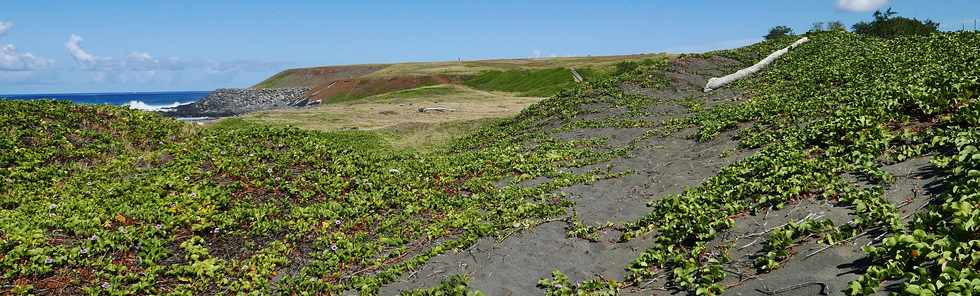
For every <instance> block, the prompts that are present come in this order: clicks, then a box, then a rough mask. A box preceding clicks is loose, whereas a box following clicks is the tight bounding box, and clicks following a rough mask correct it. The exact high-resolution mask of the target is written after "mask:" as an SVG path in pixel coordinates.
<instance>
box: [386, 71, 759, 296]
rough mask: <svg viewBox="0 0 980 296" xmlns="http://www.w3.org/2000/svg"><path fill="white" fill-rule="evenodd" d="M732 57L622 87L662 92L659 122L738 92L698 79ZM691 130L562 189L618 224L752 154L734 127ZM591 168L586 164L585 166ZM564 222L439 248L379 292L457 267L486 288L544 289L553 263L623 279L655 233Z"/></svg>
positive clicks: (574, 134) (585, 210)
mask: <svg viewBox="0 0 980 296" xmlns="http://www.w3.org/2000/svg"><path fill="white" fill-rule="evenodd" d="M734 63H735V62H734V61H731V60H727V59H718V58H712V59H708V60H701V59H696V58H681V59H679V60H677V61H675V62H674V66H672V67H671V69H670V71H669V75H671V76H670V77H672V78H671V79H672V85H673V87H671V88H669V89H667V90H658V91H651V90H647V89H642V88H636V87H630V86H624V87H623V88H624V90H627V91H630V92H633V93H639V94H643V95H647V96H654V97H656V98H658V99H661V102H659V103H657V104H656V105H655V106H652V107H651V110H654V111H655V112H651V114H653V116H650V117H649V118H647V119H648V120H652V121H657V122H660V121H662V120H664V119H666V118H673V117H680V116H684V115H685V114H688V113H689V110H688V109H687V108H686V107H682V106H681V105H680V104H679V102H677V100H681V99H689V98H692V97H693V98H697V99H701V100H704V102H705V103H709V102H711V101H715V100H730V99H731V98H732V97H734V96H735V95H736V94H735V93H732V92H728V93H725V92H719V94H720V95H721V97H717V96H716V94H709V95H704V94H702V93H701V92H700V89H701V88H702V87H703V84H701V83H700V81H706V79H707V78H706V77H705V75H717V73H719V72H723V71H727V69H728V68H730V67H731V66H732V64H734ZM699 84H700V85H699ZM582 108H589V109H591V110H598V111H599V112H598V113H593V114H590V117H593V118H608V117H618V116H623V115H624V114H625V112H624V111H623V110H621V109H618V108H614V107H610V106H600V105H597V106H582ZM580 119H587V118H580ZM645 131H646V130H645V129H634V128H598V129H576V130H573V131H570V132H563V133H557V134H556V135H555V136H556V137H559V138H563V139H590V138H606V139H608V140H609V142H608V143H609V144H610V145H612V146H622V145H625V144H627V143H629V142H631V141H633V140H634V139H637V138H639V137H641V136H642V135H643V134H644V132H645ZM689 132H690V131H688V132H687V133H685V132H681V133H676V134H674V135H671V136H667V137H651V138H649V139H645V140H642V141H640V142H638V144H639V146H638V148H637V149H636V150H634V151H632V153H631V154H630V155H629V156H628V157H624V158H620V159H614V160H612V161H609V162H607V163H602V164H598V165H595V166H592V167H606V166H611V169H612V171H614V172H616V171H626V170H629V171H632V172H634V173H633V174H629V175H626V176H622V177H618V178H613V179H606V180H600V181H597V182H595V183H592V184H580V185H574V186H571V187H567V188H564V189H561V190H560V191H561V192H564V193H566V194H567V196H570V198H571V200H573V201H574V202H575V206H574V207H573V211H574V212H575V214H576V215H577V217H578V219H579V220H580V221H581V222H583V223H585V224H588V225H596V224H605V223H607V222H612V223H616V224H621V223H624V222H627V221H631V220H633V219H636V218H638V217H641V216H642V215H644V214H646V213H647V212H648V211H649V209H648V208H647V207H646V203H647V202H649V201H651V200H655V199H658V198H662V197H664V196H668V195H671V194H676V193H679V192H681V191H683V190H684V189H685V188H688V187H690V186H696V185H698V184H700V183H701V182H703V181H704V180H706V179H707V178H709V177H711V176H714V175H715V174H716V173H717V172H718V170H719V169H721V168H722V167H723V166H725V165H727V164H730V163H732V162H734V161H736V160H738V159H740V158H742V157H745V156H746V155H748V154H749V152H746V151H737V150H736V149H735V148H736V142H735V140H734V139H733V137H734V135H735V133H734V132H728V133H725V134H723V135H721V136H719V137H718V138H717V139H715V140H712V141H708V142H703V143H699V142H697V141H694V140H692V139H690V137H689V134H690V133H689ZM586 169H589V168H580V170H586ZM532 185H533V184H532ZM570 214H571V211H570V213H569V215H570ZM566 224H567V223H565V222H550V223H545V224H542V225H539V226H537V227H535V228H533V229H531V230H529V231H526V232H523V233H519V234H515V235H512V236H510V237H507V238H506V239H504V240H503V241H501V242H496V241H495V240H494V239H492V238H483V239H481V240H480V241H479V242H478V243H477V244H476V245H475V246H473V247H471V248H470V249H468V250H465V251H460V252H455V253H453V252H450V253H447V254H443V255H441V256H437V257H435V258H433V259H432V260H430V261H429V262H428V263H427V264H425V265H424V266H423V267H421V268H420V269H418V270H415V271H409V272H407V274H406V275H404V276H402V277H401V278H400V279H398V280H397V281H396V282H395V283H392V284H390V285H387V286H385V287H383V288H382V290H381V294H382V295H395V294H398V293H399V292H400V291H405V290H410V289H414V288H422V287H431V286H434V285H436V284H438V282H439V281H441V280H443V279H446V278H447V277H449V276H451V275H454V274H467V275H469V276H470V278H471V281H470V285H471V287H472V288H474V289H477V290H480V291H482V292H483V293H485V294H487V295H538V294H541V293H542V290H540V289H539V288H537V287H536V284H537V281H538V280H539V279H541V278H546V277H550V274H551V272H552V271H553V270H555V269H559V270H561V271H562V272H564V273H565V274H566V275H568V276H569V277H570V278H571V279H572V280H574V281H580V280H584V279H588V278H592V277H595V276H601V277H603V278H607V279H618V280H621V279H623V277H624V276H625V267H626V266H627V264H628V263H629V262H631V261H632V260H633V259H635V258H636V257H637V256H638V255H639V254H640V252H642V251H643V250H645V249H646V247H647V246H649V245H650V243H651V242H652V239H653V238H652V236H645V237H641V238H637V239H634V240H631V241H628V242H625V243H619V242H617V241H616V240H617V239H618V233H617V232H616V231H615V230H608V231H605V232H603V233H601V237H600V239H599V241H597V242H590V241H588V240H584V239H580V238H568V237H567V231H566V227H567V225H566Z"/></svg>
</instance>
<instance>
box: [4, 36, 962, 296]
mask: <svg viewBox="0 0 980 296" xmlns="http://www.w3.org/2000/svg"><path fill="white" fill-rule="evenodd" d="M810 37H811V38H812V41H811V42H809V43H807V44H805V45H803V46H800V47H799V48H797V49H795V50H793V51H791V52H790V53H789V54H787V55H786V56H784V58H783V59H781V60H779V61H777V62H776V63H774V64H773V65H772V66H771V67H769V68H768V69H767V70H765V71H764V72H762V73H760V74H759V75H757V76H755V77H753V78H751V79H748V80H745V81H741V82H739V83H736V84H735V85H732V86H730V87H727V88H724V89H721V90H718V91H715V92H711V93H702V92H701V91H700V88H701V87H703V82H704V81H705V80H706V79H707V78H708V77H709V76H717V75H720V74H724V73H727V72H731V71H732V70H733V69H736V68H739V67H743V66H746V65H749V64H751V63H753V62H755V61H757V60H758V59H761V58H762V57H764V56H765V55H767V54H769V53H770V52H772V51H773V50H775V49H778V48H781V47H783V46H786V45H787V44H789V43H790V42H792V41H794V40H791V39H779V40H771V41H766V42H763V43H759V44H755V45H751V46H747V47H743V48H738V49H733V50H725V51H717V52H710V53H706V54H698V55H684V56H678V57H671V58H670V59H669V60H665V61H664V62H662V63H637V64H636V65H630V66H626V65H625V64H624V66H623V67H619V68H620V69H619V70H612V72H610V73H616V74H615V75H608V76H601V77H599V78H597V79H593V80H589V81H586V82H585V83H582V84H574V85H569V86H568V87H566V88H563V89H561V90H560V91H558V92H557V93H556V94H555V95H554V96H552V97H549V98H547V99H543V100H540V101H539V102H537V103H534V104H531V105H530V106H528V107H527V108H525V109H523V110H522V111H520V113H518V114H517V115H516V116H513V117H509V118H503V119H497V120H491V121H488V122H480V123H479V124H477V126H476V127H475V128H474V129H472V130H470V129H467V130H466V133H465V134H464V135H460V136H458V137H454V138H453V139H451V140H448V141H445V142H440V143H437V144H434V145H433V147H431V148H430V149H402V148H400V147H396V146H392V145H390V144H389V143H388V142H386V140H385V137H386V135H385V131H383V130H384V128H377V129H375V130H368V131H364V130H357V131H329V132H324V131H315V130H307V129H298V128H293V127H284V126H281V125H269V124H264V123H262V122H261V121H253V120H250V119H248V118H246V119H236V120H230V121H224V122H220V123H218V124H216V125H211V126H197V125H192V124H187V123H182V122H178V121H175V120H172V119H168V118H164V117H161V116H158V115H155V114H152V113H146V112H140V111H134V110H128V109H124V108H119V107H110V106H84V105H74V104H70V103H66V102H51V101H29V102H24V101H0V131H2V132H0V181H2V184H3V185H4V186H0V271H2V272H0V293H2V294H67V295H76V294H84V293H87V294H111V295H119V294H132V295H142V294H176V295H188V294H232V293H243V294H244V293H253V294H277V293H308V294H341V293H344V292H360V293H363V294H369V295H370V294H386V295H390V294H398V293H405V294H409V295H460V294H463V293H468V292H471V291H473V290H481V291H484V292H485V293H488V294H491V295H497V294H503V293H507V292H508V291H509V292H510V293H514V294H520V295H528V294H547V295H615V294H633V295H637V294H652V293H661V292H664V291H669V292H676V293H683V294H692V295H720V294H723V293H732V294H743V295H772V294H778V293H784V292H785V293H790V294H796V293H801V294H803V293H812V294H817V293H827V294H836V293H846V294H851V295H874V294H876V293H879V292H893V293H903V294H909V295H955V294H959V295H969V294H970V293H973V291H976V290H977V289H978V287H980V284H978V283H980V273H978V272H977V270H980V260H978V257H977V254H980V237H978V236H977V234H978V233H980V231H978V227H980V226H978V225H980V209H978V208H977V206H976V205H978V204H980V200H978V196H980V173H978V172H980V156H978V153H980V152H978V150H977V148H976V146H977V145H978V143H980V127H978V124H980V97H978V95H980V81H978V79H977V77H980V51H978V50H977V48H978V46H980V35H978V34H976V33H942V34H934V35H930V36H917V37H903V38H895V39H877V38H868V37H859V36H857V35H853V34H850V33H840V32H831V33H820V34H814V35H812V36H810ZM547 68H548V67H545V69H547ZM514 70H515V69H499V71H501V72H502V73H507V72H506V71H514ZM517 70H519V71H531V72H533V71H535V70H536V69H517ZM537 70H540V69H537ZM620 70H621V71H620ZM378 71H383V69H381V70H377V71H375V72H378ZM375 72H372V73H375ZM478 73H488V72H478ZM366 75H372V74H366ZM478 75H479V74H478ZM495 75H501V76H500V77H497V78H495V79H487V80H486V81H480V83H479V85H483V86H487V87H488V88H498V87H511V86H513V84H512V83H515V79H511V78H509V77H508V76H510V75H516V74H495ZM542 75H543V74H542ZM291 77H292V76H288V75H287V76H282V77H280V78H278V80H279V81H283V83H285V81H291V79H293V78H291ZM479 85H475V86H479ZM475 86H474V87H470V88H464V87H460V86H455V85H452V86H447V85H442V86H437V87H430V88H421V89H415V90H411V91H406V92H400V93H389V92H386V93H388V94H385V95H380V96H375V97H369V98H368V99H365V100H360V101H358V102H354V101H350V102H346V103H343V104H338V106H347V107H350V108H354V107H355V106H356V105H357V104H355V103H362V104H368V105H370V104H377V102H386V103H391V104H395V105H397V104H408V103H414V102H418V100H422V98H430V97H440V96H463V97H470V96H471V97H470V98H471V99H472V101H476V102H480V101H484V100H487V98H490V97H484V95H486V94H483V93H482V91H480V90H479V89H478V88H475ZM513 87H514V89H515V90H513V91H515V92H521V91H524V90H525V89H526V88H528V87H536V86H535V85H531V86H519V87H518V86H513ZM490 95H494V94H493V93H490ZM490 95H486V96H490ZM494 96H500V95H499V94H496V95H494ZM508 98H513V99H515V100H516V99H517V98H515V97H513V96H510V97H508ZM496 99H497V98H494V99H493V100H496ZM378 108H380V107H378ZM381 111H382V112H383V111H387V110H381ZM297 117H301V116H297ZM284 118H285V119H289V118H290V117H289V116H285V117H284ZM289 120H293V119H289ZM300 120H301V119H300ZM346 120H350V121H356V120H355V119H346Z"/></svg>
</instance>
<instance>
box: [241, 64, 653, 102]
mask: <svg viewBox="0 0 980 296" xmlns="http://www.w3.org/2000/svg"><path fill="white" fill-rule="evenodd" d="M665 57H667V56H666V55H663V54H639V55H621V56H598V57H561V58H540V59H501V60H482V61H458V62H422V63H401V64H380V65H375V64H370V65H349V66H327V67H314V68H301V69H289V70H285V71H282V72H280V73H277V74H276V75H273V76H272V77H270V78H268V79H266V80H264V81H262V82H260V83H258V84H256V85H255V86H254V87H257V88H278V87H311V88H313V90H312V91H311V92H310V95H311V96H312V97H315V98H318V99H322V100H324V101H325V102H337V101H349V100H354V99H360V98H364V97H369V96H373V95H378V94H382V93H387V92H392V91H399V90H405V89H412V88H416V87H422V86H430V85H437V84H445V83H453V84H467V85H471V86H473V85H484V84H485V83H481V82H473V83H470V82H469V81H470V80H477V81H483V82H485V81H487V80H494V79H497V77H499V76H501V74H503V75H508V76H514V75H515V74H517V73H519V74H522V75H523V76H524V77H525V78H530V79H532V80H534V83H527V84H525V85H524V87H518V88H514V86H515V85H514V84H513V83H511V84H510V87H505V88H499V89H498V88H494V86H497V85H496V84H489V85H485V86H484V87H478V88H480V89H484V90H490V91H511V92H516V93H518V94H522V95H525V96H540V97H544V96H550V95H554V93H555V92H556V91H557V90H558V89H561V88H564V87H569V86H570V85H571V84H572V83H574V81H573V79H572V74H571V72H570V70H569V69H571V68H579V69H581V71H583V72H585V73H582V75H584V76H586V78H593V77H590V75H588V74H593V75H592V76H595V75H601V74H605V73H611V72H613V71H615V69H616V64H618V63H622V62H639V61H643V60H650V59H652V60H661V59H664V58H665ZM488 76H489V77H488ZM517 86H520V85H517Z"/></svg>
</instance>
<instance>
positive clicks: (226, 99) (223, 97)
mask: <svg viewBox="0 0 980 296" xmlns="http://www.w3.org/2000/svg"><path fill="white" fill-rule="evenodd" d="M309 91H310V88H255V89H253V88H247V89H238V88H220V89H217V90H215V91H213V92H211V93H210V94H208V96H207V97H204V98H203V99H201V100H200V101H197V102H195V103H192V104H187V105H181V106H177V107H176V108H173V109H170V110H168V111H164V112H161V113H162V114H164V115H167V116H173V117H224V116H234V115H239V114H244V113H248V112H254V111H260V110H270V109H278V108H286V107H303V106H308V105H314V104H318V103H319V101H315V100H311V99H310V98H309V97H307V95H306V93H307V92H309Z"/></svg>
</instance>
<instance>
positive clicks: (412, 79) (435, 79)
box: [308, 75, 462, 101]
mask: <svg viewBox="0 0 980 296" xmlns="http://www.w3.org/2000/svg"><path fill="white" fill-rule="evenodd" d="M461 80H462V77H459V76H448V75H425V76H421V75H420V76H414V75H413V76H394V77H384V78H351V79H342V80H334V81H330V82H326V83H320V84H316V85H313V89H312V90H310V92H309V94H308V96H309V97H311V98H314V99H321V100H324V101H331V98H334V99H335V100H336V99H338V98H359V97H367V96H372V95H376V94H383V93H387V92H392V91H399V90H405V89H412V88H416V87H421V86H426V85H436V84H449V83H459V82H461Z"/></svg>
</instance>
